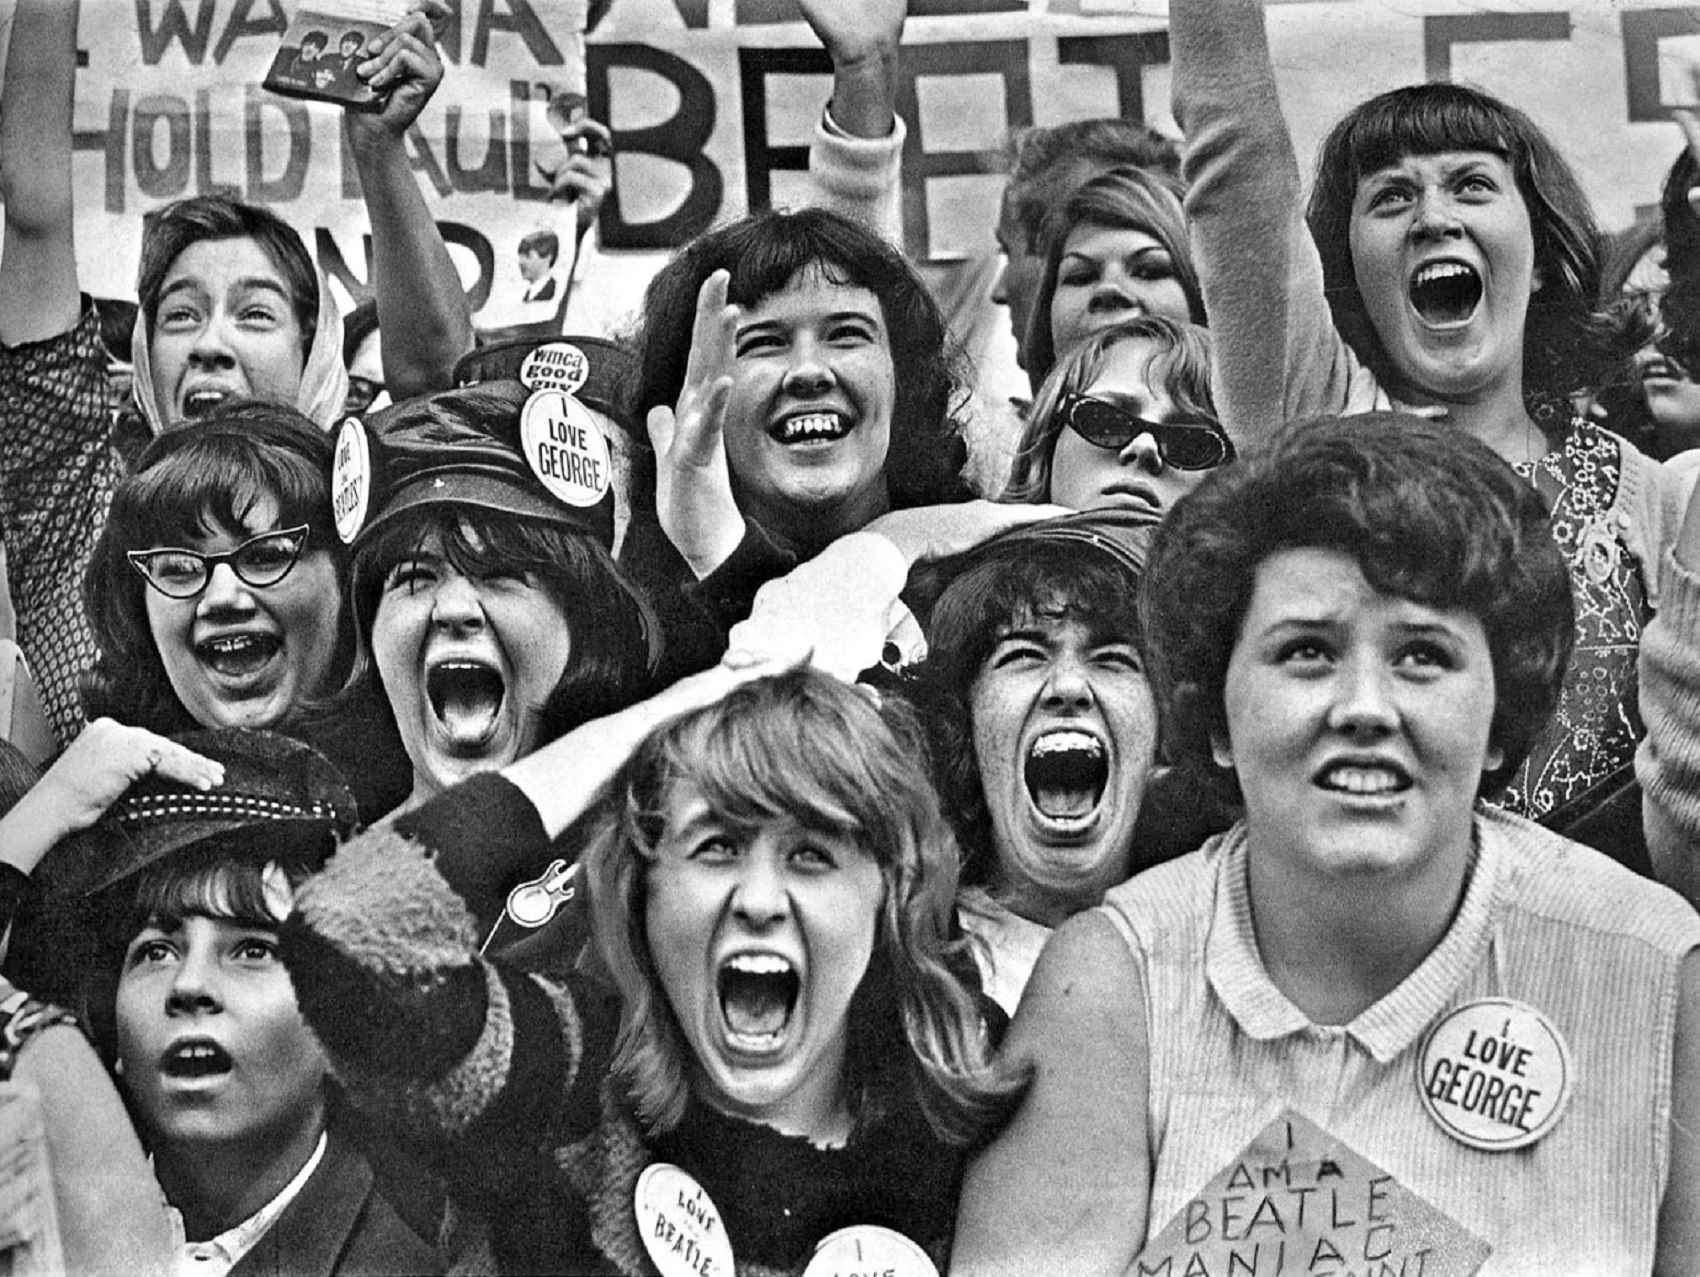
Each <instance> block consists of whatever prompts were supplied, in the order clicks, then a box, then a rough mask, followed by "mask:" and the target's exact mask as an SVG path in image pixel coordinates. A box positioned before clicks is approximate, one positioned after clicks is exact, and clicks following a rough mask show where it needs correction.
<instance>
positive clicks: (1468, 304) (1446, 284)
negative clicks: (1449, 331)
mask: <svg viewBox="0 0 1700 1277" xmlns="http://www.w3.org/2000/svg"><path fill="white" fill-rule="evenodd" d="M1481 300H1482V277H1481V276H1480V275H1479V274H1477V273H1476V270H1475V268H1474V267H1473V266H1466V265H1465V264H1464V263H1463V262H1430V263H1429V264H1428V265H1427V266H1424V267H1422V268H1421V269H1419V270H1418V271H1417V273H1416V274H1415V275H1414V276H1413V277H1412V279H1411V306H1412V307H1413V308H1414V309H1415V310H1416V312H1417V314H1419V315H1421V316H1422V317H1423V320H1424V321H1425V322H1427V323H1430V324H1461V323H1464V322H1466V321H1467V320H1468V319H1469V318H1470V317H1471V316H1472V315H1474V314H1475V313H1476V307H1477V306H1478V305H1479V304H1480V303H1481Z"/></svg>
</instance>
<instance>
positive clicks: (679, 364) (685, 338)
mask: <svg viewBox="0 0 1700 1277" xmlns="http://www.w3.org/2000/svg"><path fill="white" fill-rule="evenodd" d="M811 269H813V270H818V271H820V272H821V274H822V275H823V277H824V278H826V279H827V280H829V281H831V282H832V283H835V284H844V285H849V286H851V287H856V288H865V289H867V290H868V291H869V292H870V293H872V294H873V295H874V296H875V297H876V298H878V299H879V303H880V310H881V313H882V314H883V316H884V318H885V326H886V332H887V334H888V336H889V338H890V341H891V360H892V363H893V365H894V366H895V368H896V370H897V377H896V381H897V402H896V404H895V405H894V406H893V409H892V419H891V446H890V449H889V451H888V452H887V454H886V459H885V479H886V486H887V490H888V492H889V494H890V498H891V504H892V507H893V508H894V509H906V508H908V507H911V506H924V505H941V504H944V503H946V502H951V501H961V500H966V499H967V498H968V497H969V496H971V495H972V493H971V492H970V490H969V488H968V485H967V483H966V482H965V481H964V480H963V478H962V467H963V464H964V463H965V462H966V460H967V456H968V450H967V445H966V443H964V441H963V438H962V423H961V422H960V421H959V420H958V418H957V416H956V412H957V410H958V408H959V407H960V406H961V405H962V404H963V403H965V402H966V400H967V382H966V380H965V371H964V369H965V364H964V360H963V356H962V354H961V352H960V351H959V349H958V347H957V345H956V343H955V341H954V339H953V338H952V337H951V335H950V331H949V329H948V327H947V326H946V324H945V321H944V315H943V314H942V313H941V312H940V310H939V308H938V304H937V303H936V302H935V301H933V298H932V294H931V293H930V292H928V291H927V286H926V284H925V283H924V282H923V281H922V280H921V277H920V276H919V275H917V274H916V273H915V271H914V269H913V268H912V267H911V266H910V265H909V263H908V261H906V260H905V259H904V257H903V254H902V253H901V252H899V251H898V250H897V249H896V248H895V247H894V246H892V245H891V244H888V243H887V242H886V241H885V240H883V239H881V238H880V237H879V236H878V235H877V234H875V233H874V232H873V231H871V230H869V229H868V228H867V227H866V226H864V225H862V224H861V223H860V222H857V221H853V220H851V219H850V218H847V217H844V216H841V215H840V214H837V213H833V212H831V211H829V210H827V209H822V208H803V209H798V210H796V211H795V212H787V211H769V212H764V213H752V214H750V215H749V216H747V217H743V218H740V219H739V220H738V221H735V222H732V223H730V224H728V225H726V226H722V227H719V228H717V229H715V230H712V231H709V232H707V233H706V234H704V235H700V236H698V237H697V238H696V239H694V240H692V241H691V242H690V243H689V244H687V245H686V246H685V248H684V249H683V250H682V251H681V252H680V253H679V255H678V256H676V257H675V258H674V259H673V260H672V261H671V262H669V263H668V264H667V265H666V266H664V267H663V268H662V269H661V272H660V273H659V274H658V275H656V277H655V278H654V279H653V280H651V281H650V284H649V288H648V290H647V291H646V292H645V293H644V299H643V311H642V317H641V320H640V325H639V329H638V333H637V337H636V349H637V355H638V376H637V382H636V385H635V386H634V387H633V393H632V400H631V405H630V411H629V413H628V414H627V419H628V420H631V421H643V420H645V419H646V418H647V417H648V415H649V410H650V409H651V408H654V407H657V406H658V405H664V406H666V407H669V408H671V407H672V406H673V404H674V403H675V401H677V399H678V398H679V392H680V390H681V389H683V387H684V384H685V368H686V365H687V362H688V361H689V359H690V354H691V331H692V329H693V327H694V326H695V323H696V310H697V293H698V292H699V291H700V290H701V288H702V285H703V282H704V281H705V280H706V279H707V278H708V277H709V276H710V275H711V274H713V273H714V272H715V271H717V270H726V271H729V272H730V273H731V276H732V279H731V286H730V287H729V289H728V290H727V300H728V301H729V302H731V303H732V304H734V305H738V306H754V305H756V304H757V303H759V302H761V301H763V300H765V299H766V298H769V297H771V296H773V295H774V294H775V293H778V292H781V291H783V290H784V289H785V287H786V286H787V285H789V284H790V283H791V281H792V280H793V279H795V278H796V277H797V275H798V274H799V273H800V272H803V271H807V270H811ZM634 460H635V464H634V466H633V470H632V489H633V493H632V509H633V510H634V511H636V512H640V513H641V512H643V511H646V510H647V511H649V512H650V513H649V514H648V515H647V516H645V517H647V518H649V519H650V520H653V517H654V515H653V512H654V509H655V456H654V454H653V453H652V452H650V451H649V450H648V449H647V448H639V449H637V451H636V456H635V459H634ZM732 483H733V487H734V489H736V487H737V484H738V476H737V475H735V474H734V475H733V476H732Z"/></svg>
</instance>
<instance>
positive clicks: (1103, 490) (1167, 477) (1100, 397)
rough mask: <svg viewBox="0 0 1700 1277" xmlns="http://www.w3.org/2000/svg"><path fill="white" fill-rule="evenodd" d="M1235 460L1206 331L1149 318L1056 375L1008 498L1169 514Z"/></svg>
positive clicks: (1037, 407)
mask: <svg viewBox="0 0 1700 1277" xmlns="http://www.w3.org/2000/svg"><path fill="white" fill-rule="evenodd" d="M1233 456H1234V446H1233V444H1232V443H1231V442H1229V440H1228V436H1227V435H1226V434H1224V433H1223V432H1222V428H1221V427H1220V426H1219V425H1217V424H1216V413H1215V408H1214V405H1213V403H1212V400H1211V397H1210V344H1209V337H1208V335H1207V334H1206V333H1205V331H1204V330H1203V329H1202V328H1199V327H1197V326H1196V325H1193V324H1186V323H1180V322H1177V321H1175V320H1173V319H1168V318H1165V317H1163V316H1160V315H1142V316H1140V317H1139V318H1137V319H1129V320H1124V321H1123V322H1122V323H1119V324H1117V325H1115V326H1113V327H1110V328H1105V329H1102V330H1100V331H1099V332H1097V333H1094V334H1093V335H1092V336H1090V337H1088V338H1087V339H1086V340H1085V341H1084V342H1082V343H1081V344H1080V345H1078V346H1076V347H1075V348H1074V349H1073V350H1071V351H1069V352H1068V354H1066V355H1064V356H1063V358H1062V359H1061V360H1060V361H1058V363H1057V365H1056V367H1055V368H1053V369H1052V370H1051V374H1050V375H1049V376H1048V377H1046V379H1045V381H1044V383H1043V384H1042V385H1041V386H1040V387H1039V391H1038V394H1037V395H1036V396H1035V397H1034V400H1033V411H1032V412H1031V414H1029V416H1028V418H1027V425H1026V428H1025V430H1024V431H1023V432H1022V436H1021V440H1020V442H1019V444H1018V445H1017V449H1016V454H1015V461H1014V465H1013V466H1012V468H1011V470H1010V479H1009V486H1008V487H1007V488H1006V489H1005V491H1004V497H1003V499H1004V500H1006V501H1020V502H1026V503H1029V504H1036V503H1042V502H1051V503H1054V504H1056V505H1061V506H1067V507H1068V508H1069V509H1072V510H1100V509H1107V508H1113V507H1123V508H1128V509H1136V510H1143V511H1146V512H1148V513H1151V514H1154V515H1161V514H1162V513H1163V512H1164V511H1166V510H1167V509H1168V508H1169V507H1170V506H1171V505H1173V504H1174V503H1175V501H1176V500H1178V499H1179V498H1180V497H1181V495H1182V494H1184V493H1186V492H1188V491H1190V490H1191V489H1192V488H1194V487H1196V486H1197V485H1198V483H1199V481H1200V480H1201V479H1202V478H1203V477H1204V475H1205V473H1206V472H1208V471H1209V470H1211V469H1213V468H1214V467H1216V466H1219V465H1221V464H1222V463H1223V462H1225V461H1231V460H1232V459H1233Z"/></svg>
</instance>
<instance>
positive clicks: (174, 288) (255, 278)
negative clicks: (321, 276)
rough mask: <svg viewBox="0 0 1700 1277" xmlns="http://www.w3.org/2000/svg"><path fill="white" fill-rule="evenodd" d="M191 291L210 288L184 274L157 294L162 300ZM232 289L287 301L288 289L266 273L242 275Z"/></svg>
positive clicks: (206, 290) (203, 292)
mask: <svg viewBox="0 0 1700 1277" xmlns="http://www.w3.org/2000/svg"><path fill="white" fill-rule="evenodd" d="M191 291H192V292H196V293H200V294H203V295H205V294H207V293H209V292H211V290H210V289H209V288H207V287H206V286H205V285H204V284H202V283H201V281H200V280H199V279H196V278H195V277H193V276H190V275H185V276H183V277H182V278H181V279H176V280H173V281H172V282H171V283H169V284H167V285H166V286H165V287H164V288H163V289H161V290H160V294H159V295H160V300H162V301H163V300H164V299H165V298H167V297H170V296H171V295H172V294H173V293H180V292H191ZM232 291H233V292H267V293H275V294H277V296H278V297H280V298H281V299H282V300H284V301H285V302H287V301H289V290H288V289H286V288H285V287H284V286H283V284H282V283H281V282H280V281H278V280H275V279H272V278H271V277H269V276H266V275H248V276H244V277H243V278H241V279H239V280H237V281H236V282H235V284H234V285H232Z"/></svg>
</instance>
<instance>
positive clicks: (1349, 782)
mask: <svg viewBox="0 0 1700 1277" xmlns="http://www.w3.org/2000/svg"><path fill="white" fill-rule="evenodd" d="M1316 783H1317V785H1319V786H1320V787H1321V788H1323V789H1327V790H1331V791H1332V792H1334V793H1337V794H1347V795H1350V796H1351V797H1353V798H1387V797H1391V796H1392V795H1394V794H1402V793H1404V792H1405V791H1406V790H1407V789H1409V788H1410V787H1411V778H1410V776H1409V775H1408V774H1407V773H1406V772H1405V769H1404V768H1402V767H1398V766H1395V765H1394V764H1392V763H1334V764H1332V765H1330V766H1328V767H1325V768H1323V769H1322V771H1321V772H1320V773H1319V774H1318V775H1317V778H1316Z"/></svg>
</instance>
